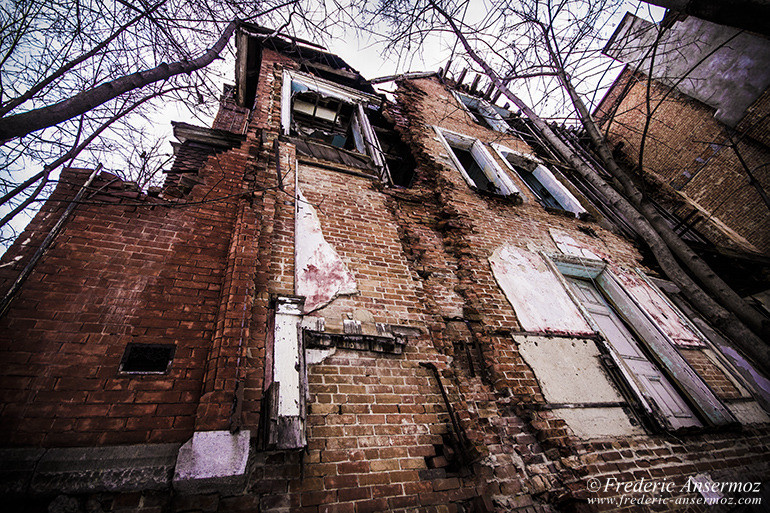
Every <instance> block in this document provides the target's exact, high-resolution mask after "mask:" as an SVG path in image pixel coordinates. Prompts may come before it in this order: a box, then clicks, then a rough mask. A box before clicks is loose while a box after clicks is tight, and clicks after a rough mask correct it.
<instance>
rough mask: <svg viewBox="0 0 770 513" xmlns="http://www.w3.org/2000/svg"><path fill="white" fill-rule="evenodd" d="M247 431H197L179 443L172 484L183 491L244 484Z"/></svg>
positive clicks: (238, 486) (241, 485)
mask: <svg viewBox="0 0 770 513" xmlns="http://www.w3.org/2000/svg"><path fill="white" fill-rule="evenodd" d="M250 437H251V432H250V431H240V432H238V433H236V434H231V433H230V432H229V431H197V432H195V433H193V436H192V438H191V439H190V440H188V441H187V442H186V443H185V444H184V445H182V447H180V448H179V456H178V457H177V461H176V468H175V470H174V481H173V483H174V488H176V489H177V490H182V491H197V492H201V491H208V490H233V489H235V490H237V489H238V488H241V487H243V485H245V479H246V462H247V460H248V458H249V440H250Z"/></svg>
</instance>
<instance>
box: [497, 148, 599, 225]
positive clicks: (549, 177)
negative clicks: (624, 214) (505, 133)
mask: <svg viewBox="0 0 770 513" xmlns="http://www.w3.org/2000/svg"><path fill="white" fill-rule="evenodd" d="M492 148H494V149H495V151H496V152H497V154H498V155H499V156H500V159H501V160H502V161H503V162H505V165H506V166H508V169H510V170H511V171H513V172H514V173H516V175H517V176H518V177H519V178H521V181H522V182H524V185H526V186H527V189H529V191H530V192H531V193H532V194H533V195H534V196H535V197H536V198H538V200H539V199H540V198H539V196H538V194H537V193H536V192H535V191H533V190H532V188H531V187H529V185H528V184H527V182H526V180H524V178H523V177H522V176H521V175H520V174H519V172H518V171H516V168H514V167H513V164H511V162H510V161H509V160H508V158H507V157H506V154H511V155H515V156H517V157H519V158H520V159H521V160H522V161H525V162H529V163H530V165H531V166H533V167H534V169H532V171H531V173H532V174H533V175H534V177H535V178H536V179H537V181H539V182H540V183H541V184H542V185H543V187H545V188H546V189H548V192H550V193H551V195H552V196H553V197H554V198H555V199H556V201H558V202H559V204H560V205H561V206H562V207H563V208H564V210H566V211H568V212H572V213H573V214H575V215H576V216H579V215H581V214H587V213H588V211H587V210H586V209H585V208H583V205H581V204H580V201H579V200H578V199H577V198H576V197H575V196H574V195H573V194H572V193H571V192H570V191H569V189H567V188H566V187H565V186H564V184H562V183H561V182H560V181H559V180H557V179H556V177H555V176H554V174H553V173H552V172H551V170H549V169H548V168H547V167H545V166H544V165H543V162H542V161H541V160H539V159H537V158H534V157H533V156H531V155H527V154H524V153H521V152H518V151H516V150H512V149H511V148H509V147H507V146H504V145H502V144H499V143H492ZM524 167H526V166H524Z"/></svg>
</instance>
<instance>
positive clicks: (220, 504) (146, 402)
mask: <svg viewBox="0 0 770 513" xmlns="http://www.w3.org/2000/svg"><path fill="white" fill-rule="evenodd" d="M269 34H270V32H265V31H263V30H261V29H259V28H258V27H253V26H242V27H241V28H240V29H239V32H238V35H237V44H238V57H237V66H236V85H235V86H234V87H227V88H225V91H224V94H223V98H222V107H221V109H220V112H219V114H218V116H217V118H216V120H215V121H214V126H213V127H212V128H211V129H208V128H201V127H194V126H191V125H186V124H181V123H180V124H176V126H175V135H176V136H177V138H178V139H179V143H178V144H177V145H176V152H177V156H176V161H175V163H174V165H173V167H172V169H171V170H170V171H169V173H168V176H167V179H166V184H165V186H164V188H163V190H162V191H160V192H159V191H155V192H153V194H152V195H148V194H145V193H143V192H140V191H137V190H135V189H134V188H133V187H132V186H131V184H129V183H125V182H122V181H120V180H119V179H117V178H116V177H114V176H111V175H109V174H107V173H101V174H99V175H98V176H97V177H96V179H95V180H94V181H93V182H92V183H91V184H90V185H89V187H88V189H87V193H86V195H85V196H84V198H85V199H81V201H80V202H79V203H78V204H77V206H76V208H75V210H74V212H73V215H72V216H71V217H70V218H69V220H68V221H67V223H66V224H65V226H64V228H63V230H62V231H61V232H60V233H59V234H58V236H57V237H56V239H55V241H54V243H53V244H52V245H51V246H50V247H49V248H48V250H47V251H46V253H45V254H44V256H43V257H42V259H40V260H39V262H38V263H37V264H36V265H35V266H34V269H32V272H31V274H30V275H29V277H28V278H27V279H26V281H25V282H24V283H23V286H22V287H21V289H20V291H19V293H18V294H16V295H15V297H14V298H13V301H12V302H11V303H10V306H9V308H8V310H7V312H6V313H5V315H4V316H3V317H2V319H0V351H1V353H0V375H2V381H0V387H2V403H3V406H2V411H1V412H0V419H1V422H0V433H2V440H3V444H2V445H3V449H0V461H2V467H1V468H0V484H1V485H2V490H3V493H4V495H5V497H6V499H5V503H6V504H8V505H9V507H10V508H11V509H13V510H17V511H105V512H106V511H111V512H119V511H147V512H149V511H177V512H182V511H190V512H192V511H222V512H225V511H250V512H252V511H308V512H327V511H339V512H366V511H415V510H416V511H431V512H472V511H476V512H481V511H543V512H544V511H591V510H615V509H627V510H647V509H666V510H668V509H679V510H683V511H684V510H693V509H694V510H702V509H705V506H702V505H701V506H698V505H695V506H693V505H687V504H684V503H675V502H674V501H675V500H677V499H679V500H680V501H682V500H690V499H691V500H703V494H701V493H699V492H697V491H695V488H694V485H692V484H690V485H688V484H687V483H688V482H689V481H688V479H689V478H691V477H692V478H694V479H696V481H697V482H699V483H706V482H709V480H712V481H714V482H717V483H722V482H725V483H727V482H740V483H757V484H756V487H757V488H761V486H762V483H764V482H766V481H767V479H768V471H769V470H770V469H769V468H768V466H769V463H768V462H770V458H768V455H769V454H770V430H768V424H767V423H768V422H770V418H769V417H768V416H767V413H766V412H765V409H764V408H765V407H766V406H767V404H768V393H769V389H768V388H767V387H766V386H767V381H766V380H765V379H764V378H763V377H762V375H761V374H760V373H759V372H758V371H757V370H756V369H754V368H753V367H752V366H751V364H750V362H748V361H747V360H746V359H745V358H743V357H742V356H741V355H740V354H739V353H738V352H737V351H735V350H734V349H733V348H732V346H731V345H730V343H729V341H727V340H724V339H723V338H721V337H719V335H718V334H716V333H714V332H713V331H711V328H710V327H709V326H708V324H707V323H706V322H705V321H704V320H702V319H688V318H687V317H685V316H684V314H683V313H682V312H681V311H680V310H678V309H677V308H676V307H674V306H673V304H674V301H675V299H676V297H677V294H676V290H675V287H673V286H672V285H671V284H670V283H668V282H666V281H665V280H661V279H659V278H660V277H656V276H655V275H654V274H655V272H654V269H649V268H647V267H645V265H643V264H642V255H641V254H640V252H639V249H638V248H637V247H636V245H635V244H634V243H633V242H632V241H630V240H629V239H628V238H626V237H625V236H624V235H623V232H622V230H621V229H619V228H618V227H617V226H615V224H614V222H613V220H612V219H610V218H608V217H607V216H606V215H605V214H604V213H603V208H602V207H601V206H600V205H597V204H596V203H595V202H592V201H591V200H590V199H589V198H587V197H585V196H584V195H583V194H581V192H580V191H581V189H580V187H576V186H575V185H574V184H572V183H570V182H569V181H568V180H567V179H566V177H565V175H563V174H562V173H560V172H559V170H558V166H556V167H554V166H552V165H551V164H550V163H548V160H547V155H540V156H537V155H535V149H534V148H533V147H532V146H531V145H530V144H529V143H528V141H527V137H524V136H522V135H521V134H520V133H519V132H518V131H517V129H516V128H515V126H517V125H516V123H515V122H514V120H513V118H511V117H510V115H509V113H506V112H504V111H501V110H500V109H499V108H496V107H495V106H493V105H492V104H490V103H489V102H488V101H487V99H485V98H484V97H483V95H479V94H475V91H474V90H470V91H469V90H468V88H467V87H462V85H461V84H458V83H455V82H454V81H452V80H449V79H447V78H446V77H442V76H440V75H435V76H427V77H422V78H412V79H409V78H408V77H405V78H404V79H402V80H400V81H399V82H398V90H397V92H396V101H395V102H390V101H388V100H386V99H385V98H384V97H383V96H381V95H378V94H377V93H375V91H374V89H372V87H371V85H370V84H369V83H368V82H366V81H365V80H364V79H363V78H362V77H361V76H360V75H359V74H358V73H356V72H355V71H354V70H352V69H350V67H349V66H348V65H347V64H345V63H344V61H342V60H341V59H340V58H339V57H337V56H334V55H331V54H329V53H327V52H325V51H324V50H323V49H320V48H318V47H315V46H314V45H312V44H309V43H306V42H302V41H299V40H296V39H291V38H288V37H283V36H274V35H269ZM474 89H475V88H474ZM89 173H90V172H89V171H84V170H76V169H70V170H67V171H66V172H65V173H64V174H63V175H62V178H61V180H60V184H59V186H58V188H57V190H56V192H55V193H54V195H53V196H52V197H51V198H50V199H49V201H48V202H46V204H45V205H44V207H43V208H42V209H41V211H40V212H39V214H38V215H37V216H36V217H35V219H34V220H33V221H32V223H31V224H30V226H29V227H28V228H27V230H26V231H25V232H24V233H23V234H22V235H21V236H20V237H19V239H18V242H17V243H16V244H15V245H14V246H13V247H12V248H11V249H10V250H9V251H8V252H7V253H6V255H5V256H4V257H3V260H2V267H0V273H2V274H0V277H1V278H2V280H3V281H2V283H3V287H4V289H10V288H11V287H12V285H13V283H14V282H16V280H17V279H18V277H19V276H21V275H22V272H23V269H24V268H25V267H26V266H27V264H28V262H30V261H31V260H30V259H31V257H32V254H33V253H34V252H35V250H36V249H37V248H38V247H39V246H40V244H41V242H42V240H43V239H44V237H45V235H46V234H47V233H48V232H49V231H50V230H51V228H52V227H53V225H54V224H55V223H56V220H57V219H58V218H59V216H60V215H61V213H62V211H63V210H64V209H65V208H66V206H67V204H68V202H69V201H70V199H71V198H72V197H73V196H74V194H75V192H76V191H77V190H78V189H80V187H81V185H82V184H83V183H84V182H85V181H86V179H87V177H88V175H89ZM711 333H713V334H714V338H713V339H712V338H710V337H709V336H708V335H709V334H711ZM763 387H765V388H763ZM650 482H654V483H658V485H660V484H661V483H666V482H669V483H675V485H676V487H675V488H674V489H673V490H672V489H671V487H669V489H668V490H667V491H666V492H663V493H657V492H656V493H646V494H645V493H633V491H631V492H629V491H628V489H626V490H625V491H624V488H623V487H624V486H625V485H626V483H629V486H633V484H638V483H650ZM597 483H599V484H598V486H597ZM747 486H748V489H746V488H745V487H744V489H741V490H738V491H736V490H735V489H733V490H729V491H727V490H726V491H725V492H724V494H723V495H724V497H725V498H726V499H735V500H738V499H740V498H745V497H752V496H756V494H752V493H751V491H752V490H753V488H754V486H755V485H754V484H750V485H747ZM683 487H684V488H683ZM706 495H708V494H706ZM621 497H625V499H624V500H625V501H626V502H625V503H624V504H623V505H622V506H621V505H619V504H616V505H613V504H612V503H610V502H605V503H603V504H599V503H597V502H596V499H598V498H602V499H617V500H620V498H621ZM645 497H646V498H647V499H649V500H653V501H655V502H652V503H647V504H645V505H639V504H634V503H633V502H632V501H631V499H632V498H633V499H634V500H636V501H638V500H643V499H644V498H645ZM664 501H667V502H665V503H664Z"/></svg>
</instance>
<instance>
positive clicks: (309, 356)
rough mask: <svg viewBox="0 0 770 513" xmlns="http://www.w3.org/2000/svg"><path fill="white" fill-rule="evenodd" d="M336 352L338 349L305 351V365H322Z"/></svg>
mask: <svg viewBox="0 0 770 513" xmlns="http://www.w3.org/2000/svg"><path fill="white" fill-rule="evenodd" d="M336 352H337V348H336V347H332V348H329V349H305V363H306V364H307V365H315V364H316V363H321V362H323V361H324V360H326V359H327V358H329V357H330V356H332V355H333V354H334V353H336Z"/></svg>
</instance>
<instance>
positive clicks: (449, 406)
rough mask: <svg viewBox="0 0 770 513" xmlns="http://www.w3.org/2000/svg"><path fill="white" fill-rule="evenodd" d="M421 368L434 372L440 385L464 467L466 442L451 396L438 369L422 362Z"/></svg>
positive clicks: (465, 462) (466, 458) (429, 363)
mask: <svg viewBox="0 0 770 513" xmlns="http://www.w3.org/2000/svg"><path fill="white" fill-rule="evenodd" d="M420 367H423V368H425V369H429V370H431V371H433V376H434V377H435V378H436V382H437V383H438V388H439V390H441V396H442V397H443V398H444V404H445V405H446V409H447V413H448V414H449V419H450V420H451V422H452V431H453V432H454V434H455V438H456V439H457V445H458V446H459V449H460V459H461V461H462V464H463V466H465V465H466V464H467V460H468V457H467V454H466V453H465V450H466V449H465V440H464V438H463V432H462V431H461V430H460V422H459V421H458V420H457V416H456V415H455V411H454V408H452V404H451V403H450V402H449V396H448V395H447V393H446V389H445V388H444V383H443V382H442V381H441V374H439V371H438V368H437V367H436V366H435V365H434V364H433V363H431V362H420Z"/></svg>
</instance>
